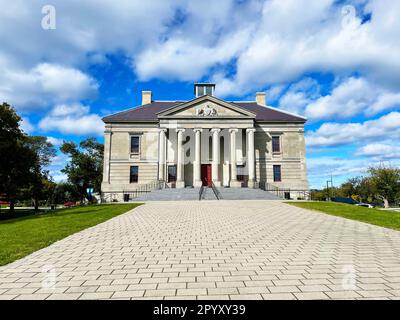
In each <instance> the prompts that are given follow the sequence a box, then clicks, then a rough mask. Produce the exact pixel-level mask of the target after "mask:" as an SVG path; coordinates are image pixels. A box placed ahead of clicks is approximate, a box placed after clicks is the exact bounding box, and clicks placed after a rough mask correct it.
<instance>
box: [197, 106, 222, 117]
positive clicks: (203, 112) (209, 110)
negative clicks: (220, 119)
mask: <svg viewBox="0 0 400 320" xmlns="http://www.w3.org/2000/svg"><path fill="white" fill-rule="evenodd" d="M217 114H218V112H217V109H215V108H214V107H212V106H210V105H208V104H207V105H206V106H205V107H203V108H201V109H197V115H198V116H204V117H214V116H216V115H217Z"/></svg>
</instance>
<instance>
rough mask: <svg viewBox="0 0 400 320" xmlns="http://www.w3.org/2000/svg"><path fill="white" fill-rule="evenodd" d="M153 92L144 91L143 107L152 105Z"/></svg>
mask: <svg viewBox="0 0 400 320" xmlns="http://www.w3.org/2000/svg"><path fill="white" fill-rule="evenodd" d="M151 101H152V99H151V91H142V105H144V104H149V103H151Z"/></svg>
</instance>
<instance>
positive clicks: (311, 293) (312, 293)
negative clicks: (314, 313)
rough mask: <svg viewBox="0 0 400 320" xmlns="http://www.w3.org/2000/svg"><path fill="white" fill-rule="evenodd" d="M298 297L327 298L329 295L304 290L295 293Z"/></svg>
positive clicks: (302, 298)
mask: <svg viewBox="0 0 400 320" xmlns="http://www.w3.org/2000/svg"><path fill="white" fill-rule="evenodd" d="M294 295H295V296H296V298H297V299H300V300H325V299H328V298H329V297H328V296H327V295H326V294H325V293H323V292H302V293H296V292H295V293H294Z"/></svg>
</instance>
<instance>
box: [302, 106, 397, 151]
mask: <svg viewBox="0 0 400 320" xmlns="http://www.w3.org/2000/svg"><path fill="white" fill-rule="evenodd" d="M387 138H392V139H399V138H400V113H399V112H391V113H389V114H387V115H384V116H382V117H380V118H378V119H375V120H369V121H365V122H363V123H324V124H322V125H321V126H320V128H319V129H317V130H315V131H309V132H307V133H306V141H307V146H308V147H330V146H341V145H348V144H352V143H361V142H363V143H365V142H368V141H377V140H379V139H387Z"/></svg>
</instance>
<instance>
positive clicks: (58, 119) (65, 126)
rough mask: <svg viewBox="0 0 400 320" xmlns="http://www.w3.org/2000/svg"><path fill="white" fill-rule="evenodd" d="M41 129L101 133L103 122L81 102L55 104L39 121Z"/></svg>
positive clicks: (66, 132) (76, 133) (86, 133)
mask: <svg viewBox="0 0 400 320" xmlns="http://www.w3.org/2000/svg"><path fill="white" fill-rule="evenodd" d="M39 128H40V129H42V130H43V131H45V132H47V131H53V132H54V131H56V132H61V133H63V134H70V135H89V134H95V135H99V136H101V135H103V132H104V123H103V121H102V120H101V117H100V116H99V115H97V114H91V113H90V108H89V107H87V106H83V105H81V104H71V105H57V106H55V107H54V108H53V110H52V111H51V112H50V113H49V114H48V115H47V116H45V117H44V118H43V119H42V120H41V121H40V122H39Z"/></svg>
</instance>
